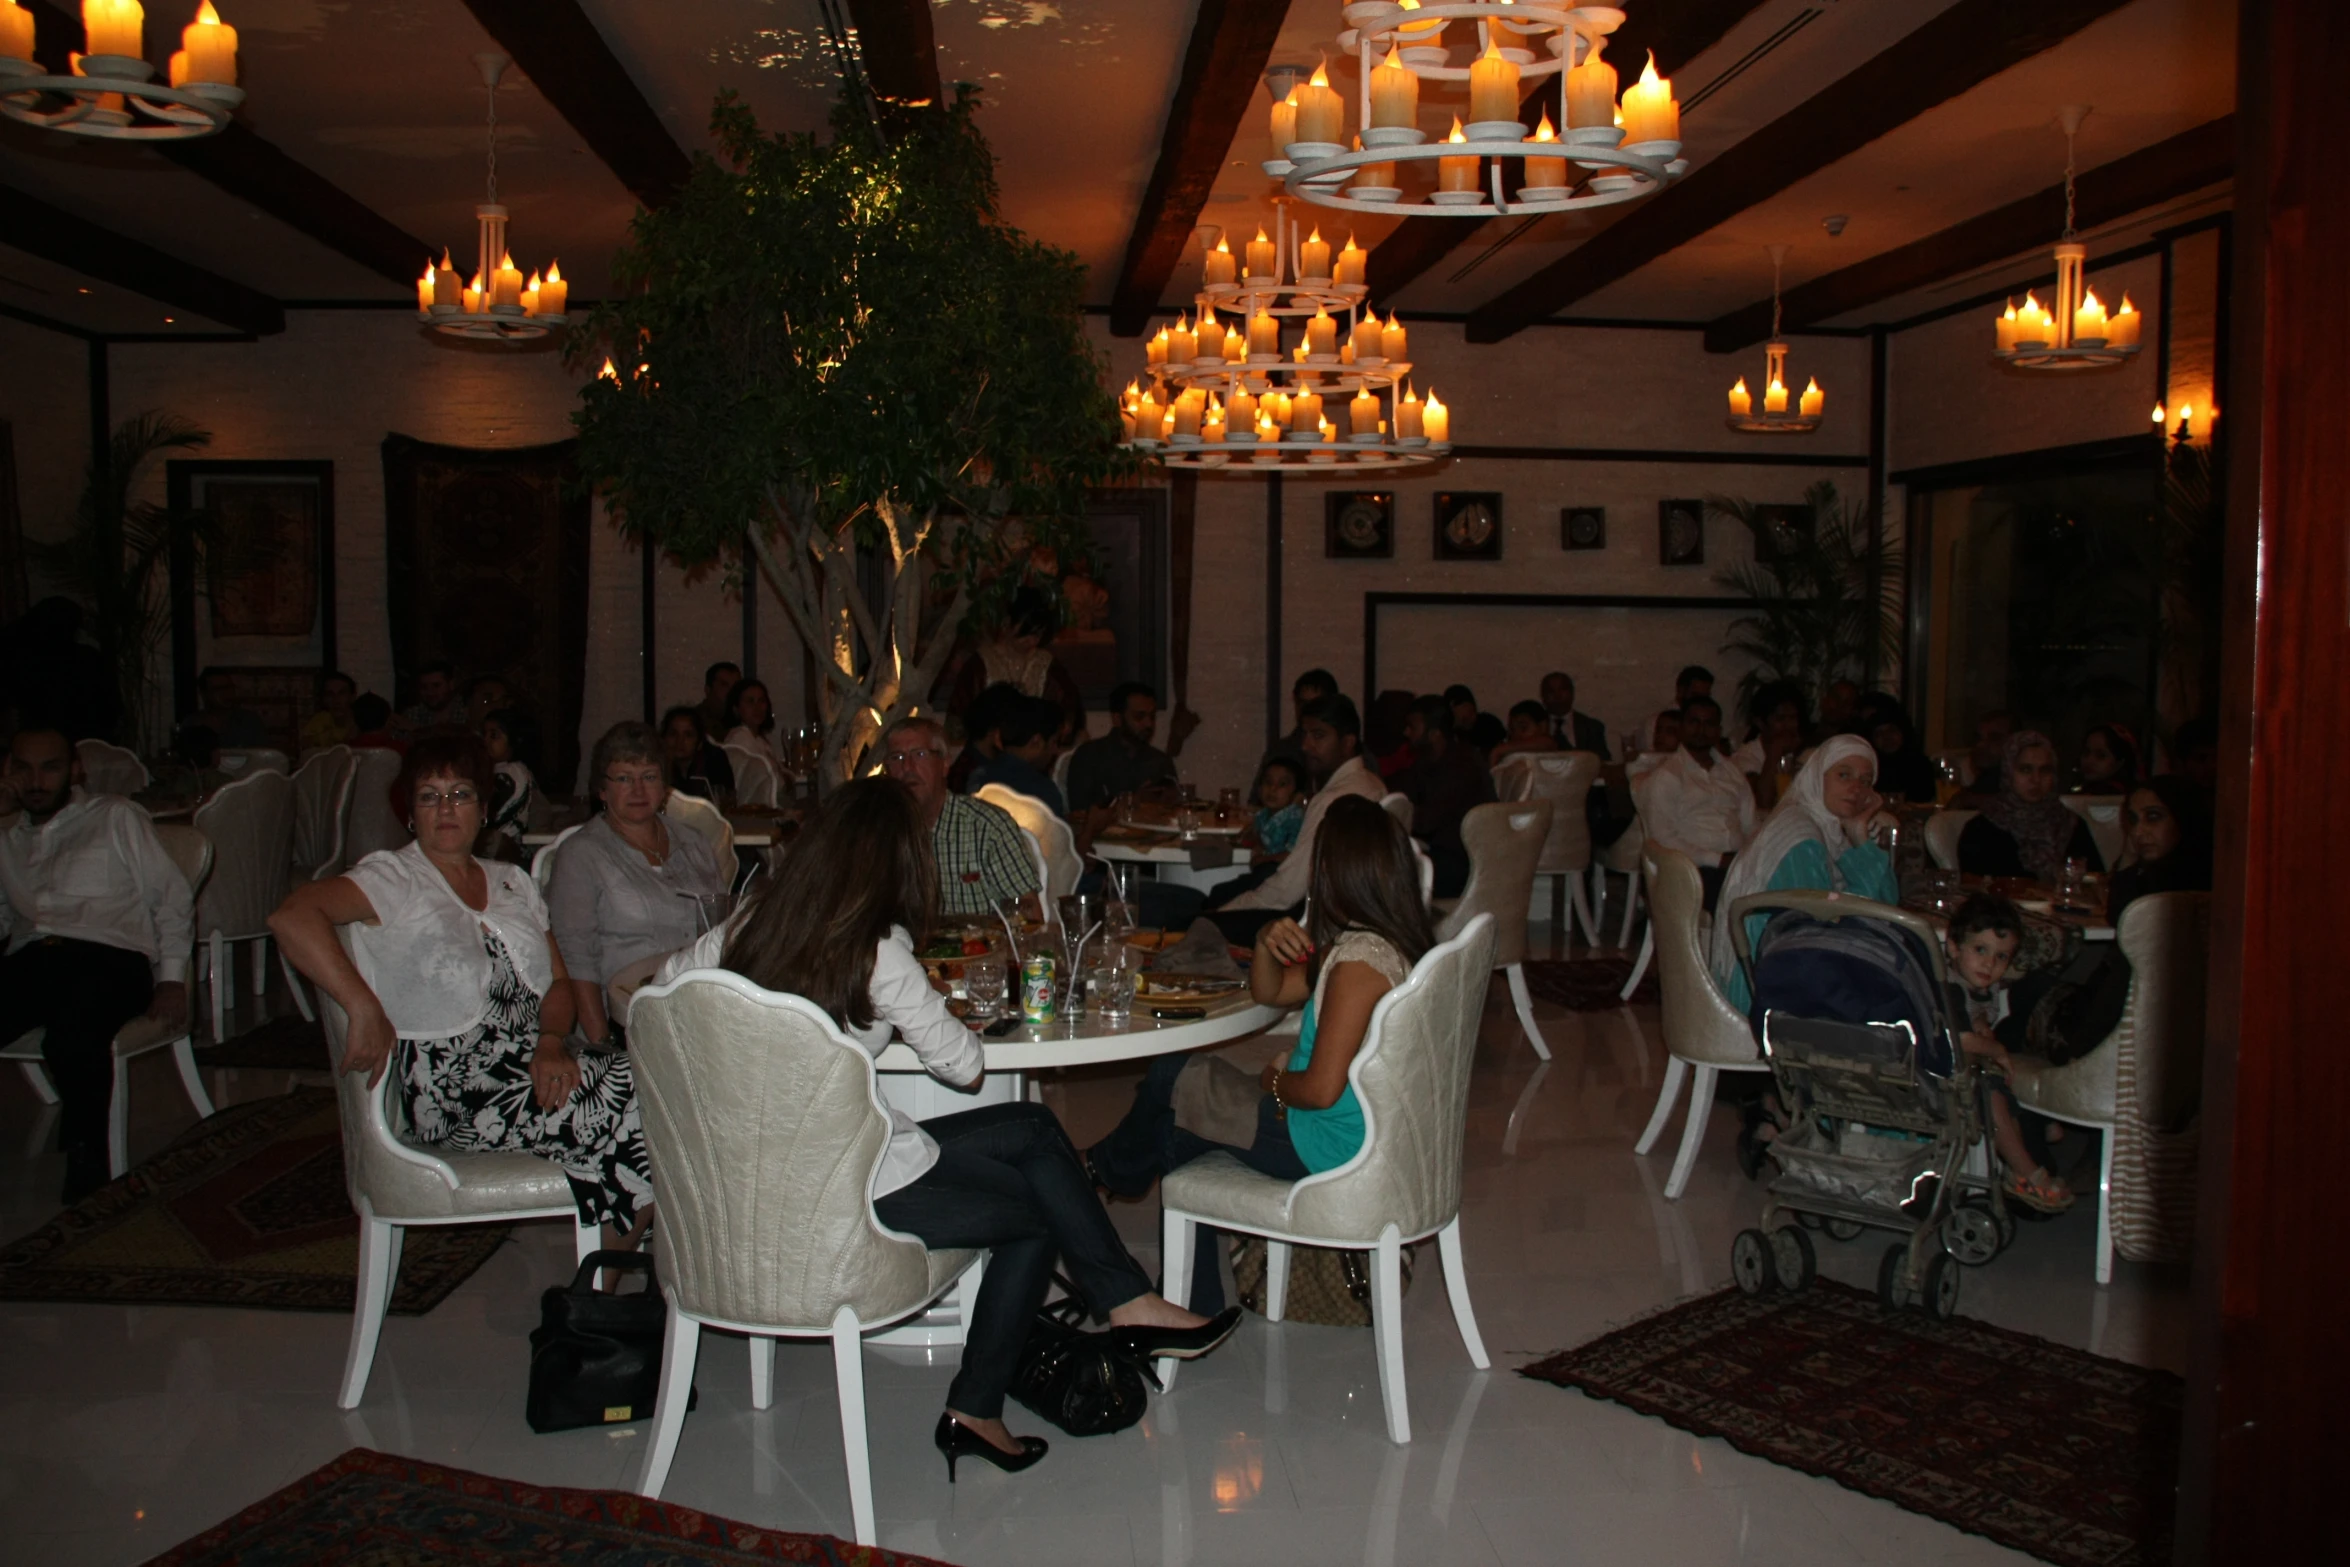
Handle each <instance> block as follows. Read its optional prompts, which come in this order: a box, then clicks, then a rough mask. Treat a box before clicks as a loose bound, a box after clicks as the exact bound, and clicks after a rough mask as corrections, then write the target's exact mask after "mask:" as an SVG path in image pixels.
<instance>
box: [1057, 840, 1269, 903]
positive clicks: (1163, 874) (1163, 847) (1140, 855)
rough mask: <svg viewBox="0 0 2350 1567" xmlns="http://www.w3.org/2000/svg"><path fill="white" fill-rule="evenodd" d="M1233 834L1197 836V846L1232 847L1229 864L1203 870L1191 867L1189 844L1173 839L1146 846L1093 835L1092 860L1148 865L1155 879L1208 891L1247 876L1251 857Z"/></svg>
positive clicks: (1252, 859)
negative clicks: (1236, 878)
mask: <svg viewBox="0 0 2350 1567" xmlns="http://www.w3.org/2000/svg"><path fill="white" fill-rule="evenodd" d="M1235 836H1236V835H1234V834H1219V835H1217V836H1214V837H1210V836H1208V835H1206V834H1205V833H1203V834H1202V835H1201V837H1200V840H1199V845H1198V846H1199V847H1202V848H1212V847H1215V846H1217V845H1219V844H1230V845H1232V849H1233V855H1232V863H1231V864H1230V865H1217V866H1213V867H1210V868H1207V869H1204V870H1203V869H1196V868H1194V867H1193V865H1192V863H1191V847H1190V846H1187V845H1184V844H1180V843H1177V842H1176V841H1175V840H1174V839H1173V838H1167V839H1163V840H1160V841H1158V842H1154V843H1151V844H1148V845H1145V844H1140V843H1127V842H1123V841H1121V840H1119V839H1115V838H1106V839H1105V838H1096V839H1095V840H1094V841H1093V853H1094V857H1095V858H1096V859H1102V860H1108V861H1110V862H1112V863H1113V864H1118V865H1148V866H1150V867H1152V868H1153V870H1154V871H1155V872H1156V873H1157V875H1158V878H1159V880H1161V881H1163V882H1166V883H1168V884H1169V885H1171V886H1176V887H1196V888H1198V889H1199V890H1200V891H1201V892H1211V891H1213V890H1214V889H1216V888H1218V887H1221V886H1223V885H1224V883H1226V882H1228V881H1231V880H1232V879H1233V878H1235V877H1238V876H1245V875H1247V874H1248V870H1249V866H1250V865H1251V864H1252V863H1253V862H1254V856H1253V855H1251V853H1250V852H1249V851H1248V850H1246V849H1243V848H1241V847H1239V845H1238V844H1237V843H1235V842H1234V838H1235Z"/></svg>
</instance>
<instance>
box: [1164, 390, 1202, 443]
mask: <svg viewBox="0 0 2350 1567" xmlns="http://www.w3.org/2000/svg"><path fill="white" fill-rule="evenodd" d="M1207 411H1208V409H1207V402H1206V400H1205V399H1204V398H1198V397H1194V396H1192V394H1191V393H1189V392H1185V393H1184V394H1183V395H1182V396H1180V397H1178V398H1176V399H1175V406H1174V408H1173V409H1172V410H1171V412H1173V414H1174V415H1175V433H1176V435H1178V436H1185V435H1191V436H1196V435H1198V434H1199V426H1200V420H1201V419H1202V418H1203V417H1205V416H1206V414H1207Z"/></svg>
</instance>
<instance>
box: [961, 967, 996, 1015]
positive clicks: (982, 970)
mask: <svg viewBox="0 0 2350 1567" xmlns="http://www.w3.org/2000/svg"><path fill="white" fill-rule="evenodd" d="M963 988H964V989H965V990H966V991H968V992H969V993H970V996H971V1015H972V1016H973V1017H975V1018H981V1019H992V1018H994V1017H996V1016H997V1015H998V1014H999V1013H1001V1012H1002V1011H1003V1010H1004V960H1003V959H1002V958H999V957H997V956H996V955H995V954H993V953H989V954H988V955H987V956H985V957H980V958H973V959H971V960H970V961H969V962H967V963H965V964H964V965H963Z"/></svg>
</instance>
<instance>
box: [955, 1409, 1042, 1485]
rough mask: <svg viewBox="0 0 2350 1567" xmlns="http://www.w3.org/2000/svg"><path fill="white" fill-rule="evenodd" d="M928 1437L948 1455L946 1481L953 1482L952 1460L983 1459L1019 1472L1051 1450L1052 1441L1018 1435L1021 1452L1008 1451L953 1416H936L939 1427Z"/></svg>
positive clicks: (1007, 1470)
mask: <svg viewBox="0 0 2350 1567" xmlns="http://www.w3.org/2000/svg"><path fill="white" fill-rule="evenodd" d="M930 1440H931V1441H933V1442H934V1443H936V1444H937V1445H938V1450H939V1451H940V1452H942V1453H944V1454H946V1455H947V1484H949V1485H953V1484H954V1483H955V1460H956V1459H958V1458H984V1459H986V1460H987V1461H988V1462H989V1463H991V1464H993V1465H995V1466H996V1467H997V1468H998V1469H1001V1470H1003V1471H1004V1472H1005V1473H1006V1474H1018V1473H1019V1472H1020V1471H1021V1470H1023V1469H1026V1468H1028V1467H1029V1466H1030V1465H1032V1464H1034V1463H1035V1462H1036V1461H1037V1460H1038V1459H1040V1458H1042V1457H1043V1456H1044V1455H1045V1454H1046V1453H1048V1452H1050V1451H1051V1450H1052V1444H1051V1443H1049V1442H1047V1441H1046V1440H1045V1439H1044V1438H1043V1437H1041V1436H1024V1437H1021V1438H1019V1439H1018V1440H1019V1443H1020V1451H1019V1452H1017V1453H1007V1452H1005V1451H1004V1450H1003V1449H1002V1448H1000V1447H998V1446H996V1445H995V1444H994V1443H993V1442H990V1441H989V1440H988V1439H987V1438H986V1437H983V1436H981V1435H980V1434H979V1433H978V1432H976V1431H974V1430H972V1429H971V1428H970V1427H969V1426H966V1425H964V1424H962V1423H961V1422H959V1421H958V1420H956V1419H955V1417H954V1416H953V1415H948V1414H942V1415H940V1416H939V1417H938V1429H937V1430H936V1431H933V1432H931V1433H930Z"/></svg>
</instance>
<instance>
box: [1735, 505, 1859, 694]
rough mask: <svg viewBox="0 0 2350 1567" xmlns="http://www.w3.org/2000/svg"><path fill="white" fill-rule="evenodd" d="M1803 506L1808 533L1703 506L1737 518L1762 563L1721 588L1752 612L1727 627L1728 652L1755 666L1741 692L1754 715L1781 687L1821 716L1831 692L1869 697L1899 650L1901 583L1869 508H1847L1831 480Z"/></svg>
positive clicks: (1749, 511) (1741, 510) (1744, 509)
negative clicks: (1862, 691)
mask: <svg viewBox="0 0 2350 1567" xmlns="http://www.w3.org/2000/svg"><path fill="white" fill-rule="evenodd" d="M1803 499H1804V504H1805V505H1806V506H1807V507H1808V508H1809V509H1810V513H1811V517H1810V526H1809V527H1788V526H1784V525H1781V524H1777V523H1774V522H1773V521H1772V520H1770V519H1769V518H1767V517H1766V516H1765V515H1764V514H1763V513H1762V512H1761V511H1760V510H1759V509H1758V508H1757V507H1756V506H1755V505H1754V504H1753V503H1752V502H1750V501H1745V500H1741V499H1738V498H1736V497H1734V496H1727V495H1712V496H1708V497H1707V498H1706V507H1707V509H1708V510H1710V511H1714V512H1718V513H1721V514H1723V515H1725V516H1730V517H1735V518H1737V519H1738V520H1739V521H1740V522H1741V523H1743V524H1745V526H1746V527H1747V528H1748V530H1750V531H1751V532H1752V533H1753V535H1754V537H1755V540H1756V559H1754V560H1753V561H1751V562H1746V563H1742V564H1740V565H1736V566H1733V567H1731V568H1730V569H1729V570H1728V571H1725V572H1723V573H1722V574H1721V576H1720V577H1719V578H1717V579H1716V580H1718V581H1719V582H1720V583H1721V584H1722V585H1723V586H1724V587H1728V588H1736V589H1737V590H1738V591H1739V592H1740V593H1742V594H1743V595H1745V596H1746V597H1747V598H1749V599H1751V600H1752V601H1753V603H1754V608H1753V612H1752V613H1750V614H1746V615H1742V616H1740V617H1739V618H1738V619H1736V620H1734V621H1732V622H1731V623H1730V640H1729V641H1728V642H1727V643H1726V644H1724V646H1723V651H1724V652H1730V653H1743V654H1745V655H1746V656H1747V657H1748V658H1750V659H1752V660H1754V667H1753V668H1752V669H1750V670H1748V671H1747V673H1746V676H1745V678H1744V679H1742V680H1741V681H1740V682H1739V685H1738V701H1739V705H1740V707H1742V708H1744V709H1747V710H1748V711H1751V710H1752V708H1753V704H1754V699H1755V695H1756V693H1757V692H1759V691H1760V690H1762V688H1763V687H1765V686H1767V685H1772V684H1777V683H1782V682H1785V683H1792V684H1793V685H1795V686H1796V687H1797V688H1798V689H1800V690H1801V691H1802V693H1803V698H1804V705H1805V707H1806V708H1807V709H1808V710H1809V711H1812V712H1815V713H1816V712H1818V711H1819V707H1820V698H1821V697H1822V696H1824V695H1825V694H1826V693H1827V689H1828V687H1829V686H1830V685H1832V684H1834V683H1835V682H1836V681H1838V680H1853V681H1857V682H1859V683H1860V684H1861V685H1862V686H1863V687H1864V688H1865V687H1867V686H1868V685H1870V684H1871V683H1872V682H1873V681H1874V679H1875V676H1876V674H1877V671H1878V670H1879V669H1880V668H1882V667H1883V666H1884V665H1885V664H1887V663H1889V662H1891V661H1892V659H1893V658H1894V657H1895V656H1896V655H1897V654H1898V652H1899V649H1900V645H1901V644H1900V637H1901V580H1900V575H1899V573H1898V572H1897V571H1896V570H1894V569H1893V568H1892V558H1893V557H1892V552H1891V550H1890V549H1889V548H1888V546H1887V544H1886V541H1885V539H1884V537H1883V536H1882V534H1881V532H1878V531H1875V530H1872V529H1871V527H1870V525H1869V512H1868V508H1867V507H1866V506H1865V505H1856V504H1853V503H1851V502H1848V501H1846V500H1844V499H1843V498H1842V497H1840V496H1839V495H1838V494H1837V492H1836V486H1835V485H1834V484H1833V483H1831V482H1829V481H1828V480H1825V479H1823V480H1821V481H1820V482H1819V483H1817V484H1815V485H1813V486H1812V487H1811V488H1810V489H1808V490H1806V491H1804V494H1803Z"/></svg>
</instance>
